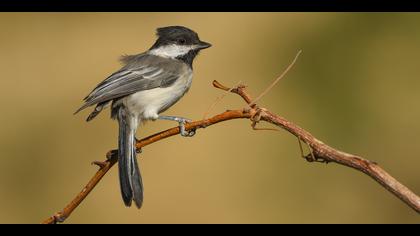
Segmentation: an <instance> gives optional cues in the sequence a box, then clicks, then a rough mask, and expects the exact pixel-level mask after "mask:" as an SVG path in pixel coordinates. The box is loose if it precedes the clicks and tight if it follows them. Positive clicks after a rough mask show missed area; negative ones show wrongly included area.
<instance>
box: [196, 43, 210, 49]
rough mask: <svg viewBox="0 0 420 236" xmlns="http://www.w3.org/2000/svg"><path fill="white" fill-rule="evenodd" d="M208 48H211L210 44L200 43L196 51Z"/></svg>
mask: <svg viewBox="0 0 420 236" xmlns="http://www.w3.org/2000/svg"><path fill="white" fill-rule="evenodd" d="M209 47H211V44H209V43H207V42H203V41H200V43H198V45H197V49H200V50H201V49H205V48H209Z"/></svg>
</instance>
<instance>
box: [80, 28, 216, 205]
mask: <svg viewBox="0 0 420 236" xmlns="http://www.w3.org/2000/svg"><path fill="white" fill-rule="evenodd" d="M157 36H158V39H157V40H156V42H155V44H153V46H152V47H151V48H150V49H149V50H148V51H146V52H144V53H141V54H137V55H130V56H123V57H122V58H121V62H122V63H123V65H124V66H123V67H122V68H121V69H120V70H119V71H117V72H115V73H114V74H112V75H110V76H109V77H108V78H107V79H105V80H104V81H102V82H101V83H99V84H98V86H96V88H95V89H94V90H93V91H92V92H91V93H90V94H89V95H88V96H87V97H86V98H85V99H84V101H85V104H84V105H83V106H82V107H81V108H79V109H78V110H77V111H76V112H75V114H76V113H77V112H79V111H81V110H83V109H85V108H87V107H89V106H92V105H95V104H96V107H95V109H94V110H93V111H92V113H91V114H90V115H89V117H88V118H87V121H90V120H92V119H93V118H95V117H96V116H97V115H98V114H99V113H100V112H101V111H102V110H103V108H104V107H105V106H106V105H107V104H109V103H110V102H112V105H111V117H112V118H113V119H117V120H118V124H119V136H118V158H119V159H118V166H119V179H120V186H121V194H122V198H123V200H124V203H125V205H126V206H131V202H132V201H133V200H134V202H135V204H136V206H137V207H138V208H140V207H141V206H142V203H143V184H142V179H141V175H140V170H139V167H138V164H137V159H136V149H135V142H136V137H135V134H136V130H137V127H138V125H139V124H140V123H142V122H145V121H148V120H156V119H164V120H174V121H177V122H178V123H179V127H180V131H181V135H182V136H190V135H192V134H191V133H189V132H187V131H186V130H185V126H184V125H185V123H186V122H188V121H189V120H188V119H185V118H182V117H175V116H161V115H159V114H160V113H161V112H164V111H166V110H167V109H168V108H169V107H171V106H172V105H174V104H175V103H176V102H177V101H178V100H179V99H180V98H181V97H182V96H184V94H185V93H186V92H187V91H188V89H189V88H190V87H191V82H192V77H193V68H192V63H193V60H194V58H195V57H196V56H197V54H198V53H199V51H200V50H202V49H205V48H208V47H210V46H211V44H209V43H206V42H203V41H201V40H200V39H199V37H198V35H197V33H196V32H194V31H192V30H191V29H188V28H186V27H183V26H168V27H163V28H158V29H157Z"/></svg>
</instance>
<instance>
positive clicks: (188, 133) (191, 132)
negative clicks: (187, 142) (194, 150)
mask: <svg viewBox="0 0 420 236" xmlns="http://www.w3.org/2000/svg"><path fill="white" fill-rule="evenodd" d="M159 119H161V120H173V121H176V122H178V124H179V132H180V134H181V136H183V137H192V136H194V135H195V133H196V129H191V130H188V131H187V130H186V129H185V125H186V124H187V123H190V122H191V120H190V119H187V118H183V117H178V116H159Z"/></svg>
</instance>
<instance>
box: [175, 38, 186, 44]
mask: <svg viewBox="0 0 420 236" xmlns="http://www.w3.org/2000/svg"><path fill="white" fill-rule="evenodd" d="M177 41H178V43H179V44H185V43H186V40H185V39H182V38H181V39H178V40H177Z"/></svg>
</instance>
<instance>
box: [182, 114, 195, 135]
mask: <svg viewBox="0 0 420 236" xmlns="http://www.w3.org/2000/svg"><path fill="white" fill-rule="evenodd" d="M177 121H178V123H179V131H180V134H181V136H182V137H192V136H194V135H195V133H196V129H191V130H188V131H187V130H185V124H187V123H190V122H191V121H192V120H190V119H186V118H179V119H178V120H177Z"/></svg>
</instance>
